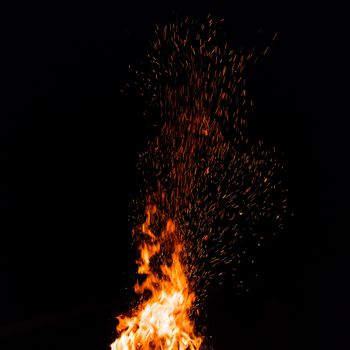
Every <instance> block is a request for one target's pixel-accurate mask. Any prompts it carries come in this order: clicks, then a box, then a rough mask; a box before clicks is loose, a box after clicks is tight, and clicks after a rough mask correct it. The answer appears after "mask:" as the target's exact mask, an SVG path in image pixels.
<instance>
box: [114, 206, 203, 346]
mask: <svg viewBox="0 0 350 350" xmlns="http://www.w3.org/2000/svg"><path fill="white" fill-rule="evenodd" d="M155 211H156V208H155V207H154V206H152V207H148V208H147V209H146V215H147V218H146V221H145V223H144V224H143V225H142V232H143V233H144V234H145V235H147V236H149V237H150V238H151V242H150V243H148V242H143V243H142V244H141V245H140V247H139V250H140V259H139V261H138V265H139V268H138V272H139V273H140V274H147V277H146V279H145V281H144V282H143V283H142V284H139V283H136V285H135V287H134V289H135V292H137V293H140V294H142V293H143V292H144V291H145V290H148V291H149V292H151V297H150V298H149V299H147V300H146V301H144V302H142V303H141V304H139V306H138V307H137V308H136V309H135V310H134V311H133V313H132V315H131V316H130V317H127V316H123V315H122V316H119V317H118V320H119V324H118V326H117V331H118V333H119V337H118V338H117V339H116V340H115V342H114V343H113V344H112V345H111V348H112V350H139V349H142V350H151V349H152V350H156V349H162V350H196V349H199V348H200V346H201V343H202V337H200V336H196V335H195V332H194V323H193V321H192V320H191V319H190V317H189V313H190V309H191V305H192V303H193V301H194V300H195V295H194V293H192V292H191V291H190V290H189V286H188V281H187V278H186V275H185V273H184V270H183V266H182V264H181V260H180V253H181V250H182V245H181V244H180V243H176V244H175V247H174V252H173V254H172V262H171V264H170V265H166V264H164V265H162V266H161V267H160V270H161V277H159V275H158V274H156V273H154V272H152V269H151V268H150V259H151V258H152V257H153V256H154V255H155V254H157V253H159V252H160V248H161V244H160V242H159V241H158V240H159V239H158V240H157V238H156V236H155V235H154V234H153V233H152V232H151V230H150V224H151V217H152V215H153V214H154V213H155ZM175 229H176V227H175V223H174V222H173V221H172V220H168V222H167V225H166V228H165V230H164V231H163V232H162V234H161V235H160V238H163V239H164V237H169V235H171V234H173V233H174V232H175Z"/></svg>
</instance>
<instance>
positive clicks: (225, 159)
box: [111, 16, 286, 350]
mask: <svg viewBox="0 0 350 350" xmlns="http://www.w3.org/2000/svg"><path fill="white" fill-rule="evenodd" d="M221 23H222V21H221V20H214V19H213V18H211V17H210V16H209V17H208V18H206V19H205V20H203V21H194V20H190V19H188V18H185V19H184V20H182V21H179V22H176V23H172V24H169V25H167V26H165V27H164V28H160V27H159V26H157V29H156V37H155V39H154V40H153V41H152V44H151V48H150V52H149V54H148V56H147V62H146V63H145V66H144V67H143V69H139V70H137V79H136V80H137V82H136V83H135V86H134V87H135V88H136V90H137V91H138V92H139V93H140V95H141V96H143V97H144V98H145V100H146V101H147V103H148V105H149V107H148V108H147V111H146V112H147V113H146V114H148V118H149V120H150V122H152V123H153V124H159V125H160V126H161V127H160V129H158V135H157V136H156V137H154V139H152V140H150V141H149V142H148V144H147V148H146V149H145V150H144V152H142V153H140V160H139V164H138V168H139V169H140V171H141V173H142V175H143V176H142V178H143V181H144V183H143V185H142V186H143V187H142V188H143V190H142V191H140V198H136V199H135V201H134V203H133V204H134V208H136V210H134V212H133V213H134V214H133V215H132V219H133V220H132V223H133V227H134V230H133V237H134V242H135V243H136V246H137V247H138V254H139V258H138V260H137V265H138V274H139V275H140V277H142V281H141V282H137V283H136V285H135V287H134V290H135V292H136V293H137V294H138V295H139V302H138V304H137V306H136V307H135V308H134V309H133V310H130V312H129V313H126V314H124V315H121V316H119V317H118V321H119V323H118V325H117V332H118V336H117V339H116V340H115V341H114V343H113V344H112V345H111V347H112V350H141V349H145V350H147V349H149V350H158V349H159V350H161V349H162V350H195V349H199V348H201V347H202V348H203V344H204V336H203V335H201V334H199V333H198V332H197V331H196V328H195V324H194V319H195V318H194V315H196V316H198V315H200V312H201V308H202V307H203V305H205V299H206V295H207V290H208V288H209V286H210V284H211V283H213V281H218V280H219V279H220V278H221V276H222V275H223V271H225V273H232V271H234V270H237V269H238V267H239V264H240V263H241V261H242V260H243V259H249V254H245V253H246V250H245V249H242V243H241V242H242V237H250V238H249V239H251V240H257V239H260V238H261V237H262V234H263V233H262V232H260V230H259V227H261V226H264V227H266V225H267V224H269V225H270V226H269V227H271V232H276V231H277V230H280V229H281V228H282V225H283V219H284V214H285V212H286V188H285V186H284V183H283V181H281V173H283V166H282V164H281V163H280V162H279V161H278V159H279V158H278V155H277V151H276V150H275V149H274V148H273V147H267V146H265V144H264V143H263V142H262V141H261V140H251V139H250V137H249V135H248V134H249V133H248V131H247V122H246V115H247V113H249V111H250V109H251V108H253V102H252V101H251V100H250V99H249V97H248V94H247V89H246V76H245V71H246V67H247V65H248V63H250V62H251V63H254V62H255V61H256V60H257V59H258V58H259V57H260V56H261V55H264V54H265V53H266V49H265V48H264V49H263V50H260V51H257V50H256V49H254V50H252V51H249V52H246V53H244V52H243V53H242V52H238V51H236V50H233V49H229V47H228V45H227V44H226V43H224V42H223V40H222V38H221V37H220V35H219V32H220V30H219V27H220V25H221ZM244 254H245V256H243V255H244ZM247 257H248V258H247Z"/></svg>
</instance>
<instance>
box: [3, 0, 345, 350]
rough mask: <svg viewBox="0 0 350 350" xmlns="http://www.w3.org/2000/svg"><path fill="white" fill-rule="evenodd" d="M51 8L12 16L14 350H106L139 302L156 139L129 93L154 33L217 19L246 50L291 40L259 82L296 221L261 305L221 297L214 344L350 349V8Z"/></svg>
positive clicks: (7, 165) (7, 166) (7, 320)
mask: <svg viewBox="0 0 350 350" xmlns="http://www.w3.org/2000/svg"><path fill="white" fill-rule="evenodd" d="M48 3H49V2H47V3H40V4H39V3H37V4H32V3H30V4H27V5H24V4H20V3H17V4H13V5H12V6H11V8H6V9H4V10H3V11H2V12H3V13H2V14H3V16H4V21H3V22H2V23H3V30H2V35H1V37H2V40H1V44H0V45H1V49H2V50H1V51H2V57H3V58H5V61H4V62H3V63H2V71H3V74H2V79H1V80H2V83H3V85H4V91H5V93H4V94H3V95H2V96H3V102H2V104H1V117H0V161H1V169H0V170H1V175H0V176H1V182H0V206H1V208H2V211H1V220H0V223H1V246H0V249H1V252H0V263H1V265H0V285H1V288H0V337H1V343H0V346H1V349H20V348H24V349H38V350H39V349H108V347H109V344H110V343H111V341H112V340H113V339H114V335H113V332H114V326H115V324H116V321H115V320H114V317H115V316H116V315H117V314H119V313H120V312H122V311H125V310H126V309H127V307H128V302H129V301H130V300H131V296H132V293H131V292H130V287H131V286H132V280H131V278H130V276H131V274H132V272H133V271H134V265H133V261H132V260H133V256H132V254H131V251H130V248H129V245H130V234H129V229H130V228H129V227H128V223H127V214H128V202H129V200H130V198H132V197H133V195H134V192H135V188H136V187H137V186H136V185H135V184H137V181H138V179H137V174H136V170H135V162H136V156H137V153H138V152H139V151H140V150H142V147H143V146H144V145H145V140H146V139H147V135H148V132H149V130H148V129H149V127H148V126H147V124H146V122H145V120H144V119H142V116H141V114H142V111H143V106H142V103H141V101H140V100H138V99H135V98H134V97H132V96H130V97H125V96H122V95H121V94H120V88H121V87H123V86H124V84H125V83H126V82H128V79H129V78H130V76H129V73H128V65H129V64H133V63H136V62H137V61H138V60H141V59H142V58H143V57H144V54H145V52H146V48H147V43H148V40H150V39H151V38H152V33H153V29H154V25H155V23H161V24H165V23H167V22H168V21H169V20H171V19H173V18H174V17H175V15H174V13H175V14H178V15H180V16H181V15H190V16H194V17H199V16H202V15H206V14H208V13H209V12H210V13H212V14H213V15H217V16H221V17H223V18H224V19H225V30H226V33H227V37H228V40H229V41H230V40H231V39H230V38H232V43H233V45H235V46H243V47H251V46H252V45H254V44H255V43H256V42H257V41H258V40H266V38H270V37H272V36H273V34H274V33H275V32H276V31H278V32H279V33H280V34H279V40H278V41H277V42H276V43H275V44H274V45H273V47H272V49H271V51H270V54H269V55H268V56H267V57H265V58H264V59H263V60H262V61H261V62H260V63H259V64H258V66H257V67H256V68H255V74H254V75H253V77H252V80H251V82H250V84H251V88H250V92H251V96H252V97H253V98H254V100H255V101H256V106H257V107H256V108H257V110H256V115H255V117H254V118H256V119H255V120H253V121H252V122H253V123H255V126H256V128H257V130H258V131H259V132H260V133H261V135H262V136H263V137H265V139H267V140H268V141H269V142H271V143H274V144H276V145H277V146H278V148H279V149H281V150H282V151H283V152H285V154H286V157H287V159H288V164H289V166H288V175H289V192H290V194H289V203H290V211H291V213H293V214H294V215H293V216H291V217H290V218H289V219H288V224H287V230H286V232H284V233H283V234H281V235H280V236H278V237H276V238H274V239H271V240H268V241H267V242H266V243H265V244H264V245H263V246H262V247H261V249H260V253H259V255H258V259H257V263H256V264H257V266H256V273H257V274H258V277H257V278H256V281H255V282H254V283H253V285H252V286H251V288H250V292H249V293H244V294H243V295H237V293H236V292H235V290H234V286H233V285H232V284H230V282H229V281H227V282H226V284H225V285H224V286H223V287H221V288H214V290H213V292H212V294H211V296H210V301H209V304H208V330H207V336H208V337H209V336H212V338H211V341H212V344H213V347H214V348H216V349H237V350H238V349H247V350H248V349H261V348H268V349H304V348H305V349H306V348H308V349H346V348H349V341H348V337H349V335H348V334H347V331H348V329H349V324H348V322H347V319H348V317H349V316H348V315H349V311H350V309H349V299H348V295H349V292H350V290H349V283H348V267H349V257H348V254H347V246H346V245H345V244H344V243H343V241H344V237H346V235H347V233H348V232H349V229H348V225H346V221H347V220H346V219H347V214H348V213H347V210H346V209H347V207H348V205H347V198H348V196H347V181H346V180H347V179H348V173H347V161H348V157H347V146H348V139H349V137H348V128H347V124H348V121H347V114H348V113H347V111H346V97H347V85H346V82H347V78H346V69H345V62H347V58H346V46H347V42H348V40H347V38H346V33H345V29H346V27H347V25H346V20H347V15H346V14H347V11H348V10H349V7H348V4H347V3H346V2H345V1H339V2H335V1H333V2H329V3H328V2H324V4H320V3H318V2H315V3H314V4H312V3H310V2H309V3H308V4H304V3H303V2H301V1H279V2H275V3H272V2H264V1H261V2H259V3H254V2H252V1H246V2H244V1H240V2H236V1H204V2H203V1H202V2H195V1H193V2H192V1H187V2H174V1H164V2H162V3H155V2H150V1H144V2H141V1H140V2H135V1H130V2H119V3H117V2H115V3H114V5H106V4H103V3H97V2H96V4H93V5H88V4H87V3H85V4H81V5H73V4H72V3H70V4H66V5H64V4H63V3H62V2H57V3H56V4H55V3H52V2H50V4H48ZM260 28H263V34H262V37H263V38H265V39H259V38H260V37H259V36H258V35H257V32H258V31H259V29H260Z"/></svg>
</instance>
